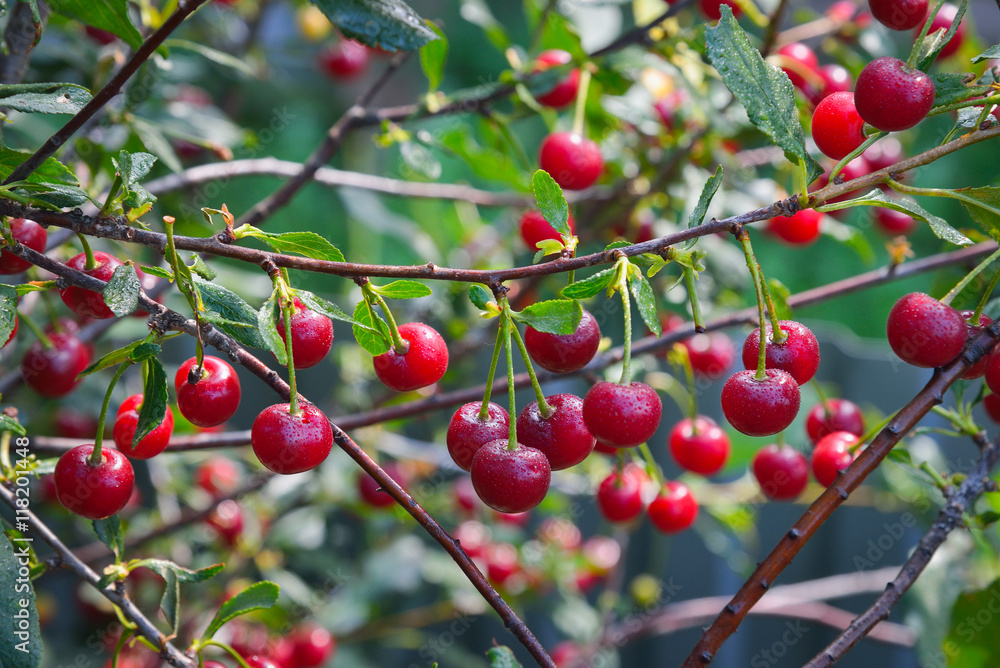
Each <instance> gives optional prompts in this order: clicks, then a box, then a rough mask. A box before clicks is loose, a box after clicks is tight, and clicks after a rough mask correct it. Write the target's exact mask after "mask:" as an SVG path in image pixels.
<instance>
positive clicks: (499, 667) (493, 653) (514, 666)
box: [486, 645, 523, 668]
mask: <svg viewBox="0 0 1000 668" xmlns="http://www.w3.org/2000/svg"><path fill="white" fill-rule="evenodd" d="M486 658H488V659H489V660H490V668H523V667H522V666H521V662H520V661H518V660H517V658H516V657H515V656H514V652H513V651H511V649H510V647H505V646H504V645H499V646H497V647H490V648H489V649H488V650H487V651H486Z"/></svg>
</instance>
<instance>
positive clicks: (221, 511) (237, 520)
mask: <svg viewBox="0 0 1000 668" xmlns="http://www.w3.org/2000/svg"><path fill="white" fill-rule="evenodd" d="M205 522H206V523H207V524H208V526H210V527H212V528H213V529H215V531H216V533H218V534H219V537H220V538H222V540H224V541H225V542H226V544H227V545H229V546H230V547H232V546H235V545H236V541H237V540H239V538H240V536H242V535H243V507H242V506H241V505H240V504H239V503H238V502H236V501H234V500H232V499H226V500H225V501H223V502H222V503H220V504H219V505H218V506H216V507H215V510H213V511H212V514H211V515H209V516H208V518H207V519H206V520H205Z"/></svg>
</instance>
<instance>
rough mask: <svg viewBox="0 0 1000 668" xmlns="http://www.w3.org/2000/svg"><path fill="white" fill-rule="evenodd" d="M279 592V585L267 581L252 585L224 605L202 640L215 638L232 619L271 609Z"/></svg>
mask: <svg viewBox="0 0 1000 668" xmlns="http://www.w3.org/2000/svg"><path fill="white" fill-rule="evenodd" d="M278 592H279V588H278V585H276V584H274V583H273V582H268V581H267V580H264V581H263V582H255V583H254V584H252V585H250V586H249V587H247V588H246V589H244V590H243V591H241V592H240V593H239V594H236V596H233V597H232V598H230V599H229V600H228V601H226V602H225V603H223V604H222V607H220V608H219V611H218V612H216V613H215V617H214V618H213V619H212V621H211V623H210V624H209V625H208V628H207V629H205V633H204V634H203V635H202V637H201V639H202V640H208V639H209V638H211V637H212V636H214V635H215V634H216V632H217V631H218V630H219V629H220V628H222V625H223V624H225V623H226V622H228V621H229V620H230V619H233V618H235V617H238V616H240V615H243V614H246V613H248V612H252V611H254V610H263V609H266V608H270V607H271V606H273V605H274V604H275V603H277V602H278Z"/></svg>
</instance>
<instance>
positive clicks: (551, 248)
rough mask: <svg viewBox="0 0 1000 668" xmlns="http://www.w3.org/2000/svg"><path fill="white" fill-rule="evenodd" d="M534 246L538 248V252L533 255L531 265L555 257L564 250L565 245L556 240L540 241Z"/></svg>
mask: <svg viewBox="0 0 1000 668" xmlns="http://www.w3.org/2000/svg"><path fill="white" fill-rule="evenodd" d="M535 246H536V247H537V248H538V252H537V253H535V257H534V259H533V260H532V261H531V263H532V264H537V263H538V262H539V261H540V260H541V259H542V258H543V257H548V256H549V255H557V254H559V253H562V252H563V251H564V250H566V244H564V243H563V242H561V241H558V240H556V239H542V240H541V241H539V242H538V243H536V244H535Z"/></svg>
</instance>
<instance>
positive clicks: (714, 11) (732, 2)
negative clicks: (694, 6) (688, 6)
mask: <svg viewBox="0 0 1000 668" xmlns="http://www.w3.org/2000/svg"><path fill="white" fill-rule="evenodd" d="M722 5H726V6H727V7H729V8H730V9H732V10H733V16H734V17H737V18H738V17H739V15H740V14H742V13H743V10H742V9H741V8H740V6H739V5H738V4H736V0H701V12H702V14H704V15H705V16H706V17H708V18H709V19H710V20H712V21H718V20H719V19H721V18H722V10H721V9H720V7H722Z"/></svg>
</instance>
